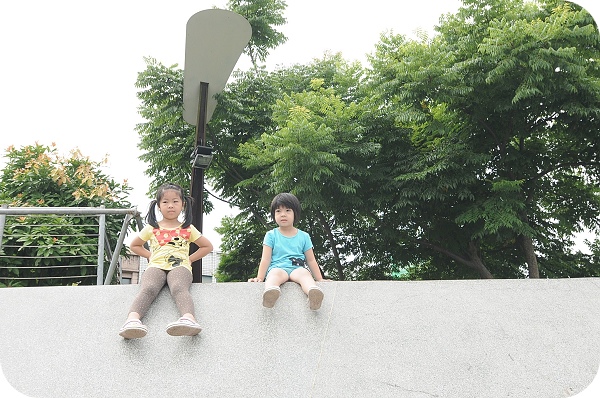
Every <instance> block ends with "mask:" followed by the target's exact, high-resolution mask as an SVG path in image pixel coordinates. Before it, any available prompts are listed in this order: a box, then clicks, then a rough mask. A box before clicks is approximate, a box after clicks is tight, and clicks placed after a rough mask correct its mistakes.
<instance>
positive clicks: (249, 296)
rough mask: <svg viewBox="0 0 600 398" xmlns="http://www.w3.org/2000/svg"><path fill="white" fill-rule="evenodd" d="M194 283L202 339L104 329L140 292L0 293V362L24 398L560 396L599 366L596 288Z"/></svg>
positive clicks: (554, 283)
mask: <svg viewBox="0 0 600 398" xmlns="http://www.w3.org/2000/svg"><path fill="white" fill-rule="evenodd" d="M320 286H321V287H322V288H323V290H324V292H325V299H324V301H323V306H322V307H321V309H320V310H318V311H311V310H310V309H309V308H308V303H307V302H306V296H305V295H304V293H302V291H301V290H300V287H299V286H298V285H296V284H293V283H287V284H284V285H283V286H282V295H281V298H280V299H279V301H278V302H277V303H276V305H275V307H274V308H272V309H266V308H263V307H262V305H261V293H262V289H263V284H259V283H224V284H194V285H193V286H192V294H193V296H194V300H195V304H196V309H197V315H198V319H199V322H200V324H201V325H202V327H203V331H202V333H201V334H200V335H199V336H196V337H171V336H169V335H168V334H167V333H166V332H165V327H166V325H167V324H168V323H169V322H171V321H173V320H175V319H177V318H178V313H177V310H176V307H175V305H174V303H173V301H172V299H171V297H170V296H169V293H168V291H167V290H166V289H163V291H162V292H161V294H160V295H159V297H158V299H157V300H156V302H155V303H154V304H153V306H152V307H151V309H150V311H149V313H148V315H147V316H146V318H145V320H144V321H145V324H146V325H147V326H148V328H149V333H148V335H147V336H146V337H145V338H143V339H140V340H123V339H122V338H121V337H120V336H119V335H118V330H119V328H120V327H121V325H122V323H123V321H124V319H125V316H126V314H127V311H128V308H129V305H130V304H131V302H132V300H133V298H134V296H135V294H136V292H137V290H138V288H139V287H138V286H135V285H134V286H87V287H86V286H82V287H44V288H12V289H0V316H1V319H2V320H1V327H0V366H1V368H2V371H3V372H4V377H5V378H6V380H8V382H9V383H10V385H11V386H12V387H14V388H15V389H16V390H17V391H20V392H22V393H23V394H25V395H27V396H29V397H34V398H38V397H39V398H42V397H60V398H68V397H78V398H79V397H86V398H92V397H146V398H152V397H183V396H192V397H217V396H218V397H238V398H239V397H323V398H326V397H327V398H330V397H345V398H346V397H408V398H428V397H440V398H448V397H450V398H452V397H456V398H468V397H473V398H475V397H476V398H486V397H489V398H498V397H511V398H515V397H517V398H518V397H522V398H536V397H540V398H554V397H556V398H559V397H569V396H574V395H576V394H578V393H579V392H581V391H582V390H584V389H585V388H586V387H587V386H588V385H589V384H590V383H591V382H592V380H593V379H594V377H595V376H596V374H597V373H598V366H599V365H600V278H584V279H559V280H485V281H483V280H473V281H421V282H383V281H381V282H377V281H375V282H321V283H320Z"/></svg>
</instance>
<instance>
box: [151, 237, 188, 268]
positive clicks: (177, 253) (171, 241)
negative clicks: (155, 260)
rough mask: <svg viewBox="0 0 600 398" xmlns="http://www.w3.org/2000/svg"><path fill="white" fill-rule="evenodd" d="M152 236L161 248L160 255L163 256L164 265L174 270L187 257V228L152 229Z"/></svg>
mask: <svg viewBox="0 0 600 398" xmlns="http://www.w3.org/2000/svg"><path fill="white" fill-rule="evenodd" d="M154 236H155V237H156V240H157V241H158V244H159V245H160V246H161V250H160V252H161V255H162V256H164V257H163V258H164V261H165V263H167V264H169V265H170V266H171V267H173V268H175V267H177V266H179V265H181V263H182V261H183V258H182V256H187V252H188V250H189V249H188V244H187V242H188V239H189V237H190V230H189V228H186V229H181V228H176V229H159V228H155V229H154Z"/></svg>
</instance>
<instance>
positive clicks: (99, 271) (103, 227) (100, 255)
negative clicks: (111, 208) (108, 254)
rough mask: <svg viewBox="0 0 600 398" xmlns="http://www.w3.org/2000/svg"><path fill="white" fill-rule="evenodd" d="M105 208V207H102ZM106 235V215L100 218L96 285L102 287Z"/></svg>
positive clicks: (101, 215)
mask: <svg viewBox="0 0 600 398" xmlns="http://www.w3.org/2000/svg"><path fill="white" fill-rule="evenodd" d="M100 207H104V206H100ZM105 233H106V214H100V215H99V216H98V269H97V274H96V284H97V285H102V279H103V277H104V234H105Z"/></svg>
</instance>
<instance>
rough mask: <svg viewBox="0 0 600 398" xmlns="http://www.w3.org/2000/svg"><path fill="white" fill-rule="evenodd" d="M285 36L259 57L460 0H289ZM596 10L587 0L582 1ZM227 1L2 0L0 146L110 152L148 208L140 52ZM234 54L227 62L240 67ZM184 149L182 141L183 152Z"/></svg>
mask: <svg viewBox="0 0 600 398" xmlns="http://www.w3.org/2000/svg"><path fill="white" fill-rule="evenodd" d="M287 4H288V7H287V10H286V12H285V14H284V15H285V17H286V18H287V24H286V25H284V26H282V27H280V30H281V31H282V32H283V33H284V34H285V35H286V36H287V37H288V41H287V42H286V43H285V44H283V45H282V46H280V47H279V48H278V49H276V50H274V51H273V52H272V54H271V55H270V56H269V57H268V59H267V66H268V67H269V68H270V69H274V68H275V67H276V66H286V65H290V64H294V63H302V64H306V63H309V62H310V61H312V60H313V59H314V58H320V57H322V56H323V54H324V53H325V52H326V51H330V52H334V53H336V52H341V53H342V55H343V56H344V58H345V59H347V60H350V61H352V60H359V61H361V62H364V61H365V55H366V54H368V53H371V52H372V51H373V50H374V47H375V44H376V43H377V42H378V41H379V36H380V34H381V33H383V32H385V31H388V30H391V31H393V32H394V33H401V34H405V35H408V36H410V37H415V31H416V30H417V29H420V30H425V31H428V32H431V33H432V34H433V27H434V25H436V24H437V23H438V21H439V18H440V16H441V15H442V14H445V13H448V12H455V11H456V10H457V9H458V7H459V5H460V4H461V2H460V1H458V0H421V1H410V2H409V1H400V0H370V1H368V2H364V4H365V5H363V6H358V4H359V3H356V2H348V1H347V0H326V1H324V0H287ZM350 4H352V5H350ZM580 4H581V5H583V6H585V7H587V8H588V10H589V11H590V12H591V13H592V15H594V16H596V15H599V14H600V12H599V11H598V10H599V9H600V7H599V6H598V2H597V1H596V0H586V1H581V2H580ZM213 6H216V7H218V8H225V7H226V0H221V1H212V0H207V1H204V0H196V1H189V0H179V1H173V2H166V1H164V0H162V1H156V0H127V1H121V0H119V1H114V0H109V1H104V2H94V3H92V2H85V1H80V0H79V1H73V0H70V1H69V0H53V1H41V0H38V1H3V2H2V3H1V5H0V54H1V57H2V62H0V76H2V95H1V97H0V116H1V121H2V122H1V129H2V130H1V133H0V137H1V138H0V142H1V145H0V150H1V152H0V156H3V155H4V153H5V149H6V148H7V147H8V146H9V145H14V146H16V147H21V146H24V145H32V144H34V143H35V142H36V141H37V142H39V143H41V144H46V145H49V144H51V143H53V142H54V143H56V144H57V147H58V150H59V152H60V153H61V154H63V155H68V153H69V151H70V150H72V149H74V148H79V149H80V150H81V152H82V153H83V154H84V155H86V156H89V157H90V158H91V159H92V160H96V161H100V160H101V159H103V158H104V156H105V155H108V159H109V163H108V166H107V168H106V170H105V171H106V173H107V174H108V175H110V176H111V177H113V178H114V179H115V180H116V181H119V182H121V181H123V180H127V181H128V183H129V185H130V186H132V187H133V191H132V194H131V197H130V201H131V203H132V204H133V205H134V206H138V209H139V210H140V211H141V212H142V213H144V214H145V212H146V210H147V206H148V202H149V200H148V198H146V195H145V193H146V190H147V186H148V182H149V179H148V178H147V177H146V176H145V175H144V169H145V165H144V164H143V163H142V162H141V161H140V160H139V159H138V156H139V155H140V153H141V152H140V151H139V149H138V148H137V143H138V141H139V139H138V135H137V133H136V132H135V130H134V128H135V125H136V124H137V123H140V122H142V119H141V117H140V116H139V115H138V113H137V107H138V105H139V101H138V100H137V98H136V92H137V89H136V88H135V86H134V83H135V81H136V78H137V74H138V72H141V71H143V70H144V69H145V63H144V60H143V58H144V57H153V58H156V59H157V60H158V61H159V62H161V63H163V64H164V65H167V66H170V65H172V64H178V65H179V67H180V68H181V69H183V66H184V64H185V30H186V23H187V21H188V19H189V18H190V17H191V16H192V15H194V14H195V13H196V12H199V11H202V10H205V9H210V8H213ZM249 66H250V62H249V60H248V59H247V57H246V56H244V55H242V56H241V57H240V59H239V61H238V64H237V65H236V69H238V68H239V69H244V70H245V69H248V68H249ZM191 149H192V148H190V151H191ZM3 164H4V159H2V158H0V166H1V165H3ZM215 204H216V205H217V211H216V212H215V213H214V214H211V215H209V216H207V217H205V224H204V233H205V234H206V236H207V237H208V238H209V239H210V240H211V241H213V243H214V244H215V246H216V247H218V245H219V244H220V237H219V236H218V234H216V233H215V232H214V231H213V228H214V227H215V226H218V225H219V223H220V219H221V217H222V216H223V215H224V214H233V213H234V211H233V210H229V209H228V207H227V206H226V205H219V203H218V202H217V203H215Z"/></svg>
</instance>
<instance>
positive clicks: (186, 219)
mask: <svg viewBox="0 0 600 398" xmlns="http://www.w3.org/2000/svg"><path fill="white" fill-rule="evenodd" d="M165 191H177V193H178V194H179V197H180V198H181V201H182V202H183V203H184V205H183V224H182V225H181V228H187V227H189V226H190V225H192V205H193V204H194V198H192V197H191V196H189V195H186V193H185V191H184V190H183V188H181V187H180V186H179V185H177V184H173V183H172V182H167V183H166V184H163V185H161V186H160V187H158V189H157V190H156V199H153V200H152V202H150V206H149V207H148V214H146V221H147V222H148V224H150V225H152V226H153V227H154V228H158V221H157V220H156V212H155V209H154V208H155V207H156V206H157V205H158V203H160V201H161V199H162V197H163V195H164V193H165Z"/></svg>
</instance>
